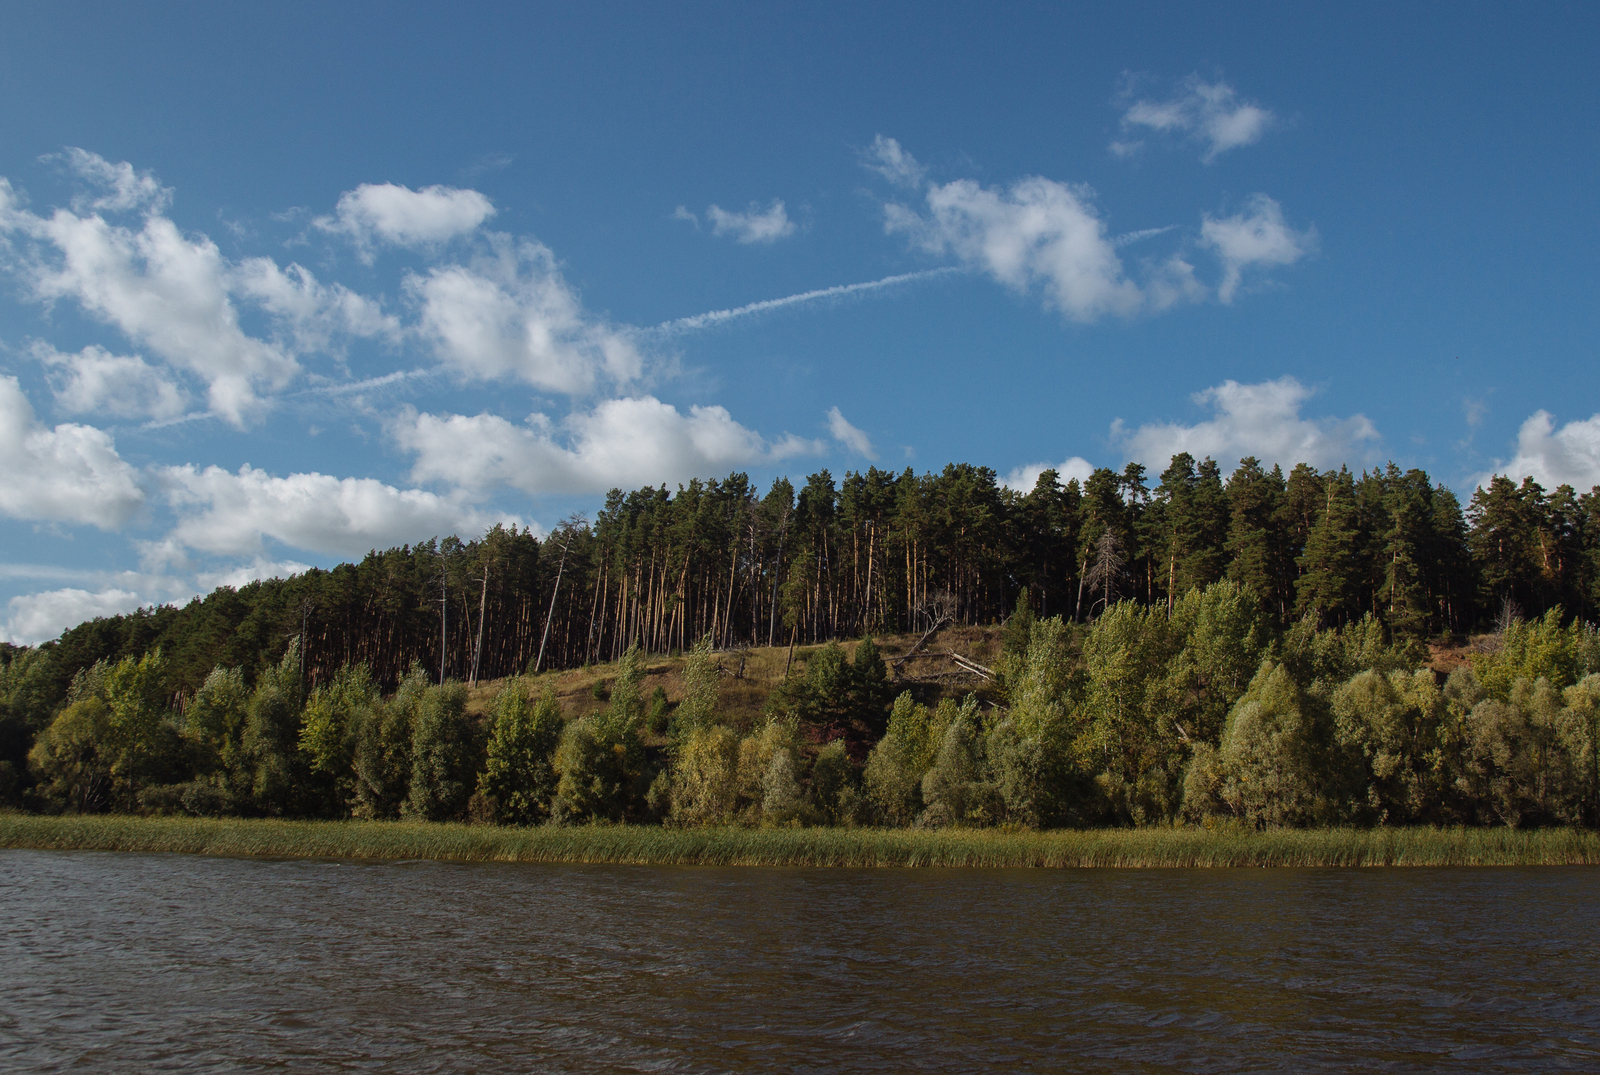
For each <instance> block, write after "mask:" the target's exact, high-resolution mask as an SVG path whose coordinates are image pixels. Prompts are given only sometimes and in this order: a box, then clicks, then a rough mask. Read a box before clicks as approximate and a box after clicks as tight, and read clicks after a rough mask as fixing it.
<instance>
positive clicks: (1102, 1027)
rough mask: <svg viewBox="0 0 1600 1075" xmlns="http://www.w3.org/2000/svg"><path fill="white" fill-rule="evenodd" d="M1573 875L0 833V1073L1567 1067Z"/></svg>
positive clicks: (1595, 890)
mask: <svg viewBox="0 0 1600 1075" xmlns="http://www.w3.org/2000/svg"><path fill="white" fill-rule="evenodd" d="M1597 881H1600V873H1597V872H1596V871H1595V870H1593V869H1585V868H1571V869H1565V868H1539V869H1368V870H1353V869H1351V870H1328V869H1324V870H1291V869H1279V870H1187V871H1185V870H1123V871H1118V870H1073V871H1025V870H852V869H764V868H730V869H719V868H654V867H612V866H539V865H510V864H507V865H501V864H455V863H440V862H392V863H351V862H325V861H278V860H252V859H230V858H206V857H198V856H192V857H191V856H179V855H138V854H115V853H100V852H39V851H0V1068H3V1069H4V1070H7V1071H18V1072H24V1071H25V1072H35V1071H39V1072H44V1071H74V1072H84V1071H91V1072H92V1071H139V1072H147V1071H155V1070H164V1071H174V1070H196V1069H204V1070H207V1071H265V1070H276V1071H296V1072H298V1071H344V1070H348V1071H382V1072H434V1071H438V1072H565V1071H574V1072H578V1071H581V1072H599V1071H607V1072H610V1071H617V1072H631V1071H638V1072H743V1071H761V1072H769V1071H770V1072H830V1073H831V1072H974V1071H1013V1070H1027V1069H1034V1070H1044V1071H1106V1072H1157V1071H1159V1072H1243V1071H1283V1072H1305V1071H1337V1072H1347V1071H1357V1070H1360V1071H1462V1072H1468V1071H1470V1072H1499V1071H1529V1072H1535V1071H1537V1072H1545V1071H1559V1070H1574V1071H1591V1072H1593V1071H1600V885H1597Z"/></svg>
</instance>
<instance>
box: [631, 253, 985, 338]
mask: <svg viewBox="0 0 1600 1075" xmlns="http://www.w3.org/2000/svg"><path fill="white" fill-rule="evenodd" d="M960 271H961V270H960V269H959V268H957V267H956V266H954V265H947V266H945V267H944V268H942V269H924V270H922V271H921V272H907V273H901V274H899V275H898V276H885V277H884V278H883V279H882V280H868V281H867V282H866V283H861V284H839V285H838V286H836V287H824V288H818V289H817V290H815V291H802V292H801V293H800V294H798V295H786V296H784V297H783V298H781V299H762V300H761V301H760V302H752V303H749V304H748V305H745V306H735V307H734V308H733V309H731V310H712V311H710V312H709V313H703V314H695V315H694V316H692V317H680V318H678V319H677V320H675V321H663V322H662V323H661V324H659V325H657V326H655V327H654V328H651V329H646V330H645V331H646V332H652V333H660V334H661V335H664V336H673V335H677V334H678V333H680V332H693V331H695V330H696V329H702V328H710V327H711V326H713V325H720V324H722V323H724V322H726V321H732V320H734V319H735V318H740V317H748V316H750V315H751V314H759V313H765V312H766V311H768V310H776V309H779V308H780V307H783V306H795V305H798V304H799V303H802V302H814V301H816V300H817V299H831V298H837V297H838V296H841V295H853V294H856V293H857V292H861V291H876V290H878V289H879V288H884V287H893V286H894V285H895V284H905V283H910V282H911V281H912V280H926V279H928V278H930V277H934V276H945V275H948V274H949V273H953V272H960Z"/></svg>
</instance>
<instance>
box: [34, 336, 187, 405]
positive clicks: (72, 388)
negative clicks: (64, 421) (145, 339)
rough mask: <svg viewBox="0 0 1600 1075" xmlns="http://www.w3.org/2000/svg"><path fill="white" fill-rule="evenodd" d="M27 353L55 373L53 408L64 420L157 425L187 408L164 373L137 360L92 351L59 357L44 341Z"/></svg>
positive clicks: (101, 349) (184, 398)
mask: <svg viewBox="0 0 1600 1075" xmlns="http://www.w3.org/2000/svg"><path fill="white" fill-rule="evenodd" d="M31 353H32V355H33V357H34V358H36V359H38V360H39V361H40V362H42V363H43V364H44V365H45V366H47V367H49V368H50V369H51V370H52V371H53V372H52V374H51V376H50V387H51V389H52V391H53V392H54V393H55V397H56V406H58V407H60V408H61V409H62V410H64V411H66V412H67V413H68V414H109V415H112V416H114V417H117V418H151V419H156V420H161V419H165V418H176V417H177V416H178V415H180V414H182V413H183V412H184V409H185V408H186V407H187V406H188V404H189V400H188V395H187V393H185V392H184V390H183V388H182V387H180V386H179V385H178V384H177V383H176V382H174V381H173V380H172V378H170V377H169V376H167V373H166V371H165V370H162V369H158V368H156V367H154V366H151V365H149V364H148V363H146V362H145V360H144V359H143V358H141V357H140V356H138V355H114V354H112V353H111V352H110V351H107V350H106V349H105V348H104V347H96V346H89V347H85V348H84V349H83V350H82V351H79V352H78V353H77V354H70V355H69V354H62V353H61V352H60V351H57V350H56V349H55V348H54V347H51V346H50V345H49V344H47V343H44V342H42V341H39V342H36V343H34V345H33V347H32V348H31Z"/></svg>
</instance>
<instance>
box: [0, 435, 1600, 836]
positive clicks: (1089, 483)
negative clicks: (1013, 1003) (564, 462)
mask: <svg viewBox="0 0 1600 1075" xmlns="http://www.w3.org/2000/svg"><path fill="white" fill-rule="evenodd" d="M1597 597H1600V489H1597V490H1592V491H1590V492H1588V493H1584V494H1581V495H1579V494H1577V493H1576V492H1575V491H1574V490H1573V489H1571V488H1570V487H1567V486H1562V487H1560V488H1558V489H1556V490H1554V491H1553V492H1550V491H1546V490H1544V489H1543V488H1541V487H1540V486H1539V485H1538V484H1537V483H1534V482H1533V481H1531V480H1525V481H1523V482H1522V483H1521V484H1520V485H1518V484H1516V483H1513V482H1511V481H1509V480H1508V479H1505V478H1503V477H1497V478H1494V479H1493V480H1491V481H1490V482H1489V483H1488V484H1487V485H1486V486H1484V487H1482V488H1479V489H1478V490H1477V491H1476V492H1475V493H1474V495H1473V498H1472V500H1471V503H1470V504H1469V505H1468V506H1467V507H1466V508H1465V509H1463V508H1462V506H1461V505H1460V503H1459V501H1458V500H1457V499H1456V497H1455V496H1454V494H1453V493H1451V491H1450V490H1449V489H1447V488H1445V487H1443V486H1438V485H1435V484H1434V483H1433V482H1432V481H1431V479H1430V478H1429V477H1428V475H1426V474H1425V473H1423V472H1421V471H1418V470H1411V471H1405V472H1402V471H1400V470H1399V469H1398V468H1397V467H1395V466H1393V465H1390V466H1389V467H1387V468H1383V469H1379V470H1375V471H1369V472H1365V473H1361V474H1354V473H1352V472H1351V471H1349V470H1348V469H1340V470H1337V471H1326V472H1319V471H1317V470H1315V469H1314V468H1311V467H1309V466H1305V465H1301V466H1297V467H1295V468H1294V469H1293V470H1291V471H1290V472H1289V473H1288V474H1287V475H1285V474H1284V473H1283V472H1282V471H1281V470H1280V469H1278V468H1272V469H1271V470H1267V469H1264V468H1263V467H1262V466H1261V465H1260V464H1259V463H1258V462H1257V461H1256V460H1254V459H1245V460H1242V461H1241V462H1240V464H1239V466H1238V467H1237V468H1236V469H1235V470H1234V471H1233V473H1232V474H1231V475H1229V476H1228V477H1227V478H1226V479H1224V477H1223V475H1222V472H1221V469H1220V468H1219V467H1218V465H1217V464H1216V463H1215V462H1213V461H1212V460H1210V459H1205V460H1201V461H1198V462H1197V461H1196V460H1194V459H1193V458H1192V457H1190V456H1188V455H1179V456H1176V457H1174V458H1173V460H1172V461H1171V464H1170V466H1168V467H1167V469H1166V470H1165V471H1163V472H1162V473H1161V475H1160V476H1159V478H1158V479H1156V480H1155V481H1154V482H1153V484H1152V481H1151V479H1150V478H1149V477H1148V476H1147V475H1146V473H1145V471H1144V469H1143V468H1142V467H1140V466H1138V465H1129V466H1128V467H1127V468H1126V469H1124V470H1123V471H1122V472H1121V473H1117V472H1115V471H1111V470H1107V469H1102V470H1097V471H1095V472H1094V473H1093V474H1092V475H1091V476H1090V477H1089V478H1088V479H1087V480H1086V481H1084V482H1081V483H1080V482H1078V481H1076V480H1070V481H1067V482H1065V483H1062V482H1061V481H1060V480H1059V476H1058V475H1057V474H1055V473H1054V472H1051V471H1046V472H1045V473H1043V474H1042V475H1041V476H1040V477H1039V479H1038V481H1037V483H1036V485H1035V486H1034V488H1033V489H1031V490H1029V491H1027V492H1026V493H1022V492H1018V491H1014V490H1010V489H1007V488H1005V487H1004V486H1003V485H1001V484H1000V483H999V482H998V480H997V478H996V475H995V473H994V472H993V471H992V470H989V469H987V468H982V467H974V466H967V465H951V466H948V467H946V468H945V469H944V470H943V472H941V473H939V474H932V473H925V474H922V475H917V474H915V473H914V472H913V471H911V470H909V469H908V470H906V471H905V472H903V473H901V474H898V475H897V474H894V473H891V472H885V471H880V470H878V469H876V468H872V469H869V470H867V471H866V472H864V473H850V474H847V475H846V476H845V478H844V479H843V481H842V482H838V483H836V482H835V481H834V479H833V478H832V476H831V475H830V474H828V473H827V472H826V471H823V472H820V473H818V474H814V475H812V476H810V477H809V478H808V479H807V480H806V483H805V484H804V486H802V487H800V488H799V489H798V490H796V489H795V487H794V486H793V485H792V484H791V483H790V482H789V481H787V480H785V479H779V480H777V481H775V482H774V483H773V484H772V485H771V487H770V488H769V489H767V490H766V492H765V493H764V494H762V493H761V492H760V491H759V490H758V489H757V488H756V487H755V486H754V485H753V484H752V483H751V482H750V480H749V479H748V477H747V476H745V475H742V474H735V475H732V476H730V477H729V478H728V479H727V480H726V481H722V482H717V481H709V482H701V481H693V482H690V483H689V484H688V485H687V486H681V487H679V488H678V489H677V491H676V492H675V493H670V492H669V491H668V490H667V489H665V488H660V489H657V488H645V489H641V490H638V491H636V492H633V493H623V492H621V491H613V492H612V493H611V494H610V495H609V496H608V497H607V499H606V503H605V506H604V508H603V509H602V510H600V511H599V512H598V513H597V516H596V518H595V519H594V520H593V521H592V522H591V521H589V520H586V519H581V518H574V519H571V520H568V521H567V522H566V523H564V524H563V525H562V526H560V527H558V528H557V529H556V530H555V531H554V532H553V533H551V534H549V535H548V536H547V537H545V538H544V539H543V540H542V541H541V540H539V539H537V538H535V537H534V536H533V535H532V534H531V533H529V532H524V531H516V530H507V529H500V528H496V529H494V530H491V531H490V532H489V533H487V534H485V535H483V536H482V537H480V538H477V539H475V540H472V541H468V542H463V541H461V540H459V539H458V538H455V537H450V538H445V539H443V540H437V539H435V540H430V541H426V542H423V543H419V544H417V545H413V546H408V547H404V548H399V549H390V550H387V551H384V552H377V551H374V552H372V553H370V554H369V555H368V556H367V557H366V558H365V559H363V560H362V561H361V562H360V563H357V564H343V565H340V566H338V567H336V568H334V569H332V570H330V571H322V570H313V571H309V572H307V573H305V574H304V575H299V576H296V577H294V578H291V579H287V580H267V581H263V582H257V583H252V584H250V585H248V586H245V587H242V588H240V589H237V590H234V589H231V588H222V589H218V590H217V591H215V592H213V593H212V594H210V595H208V596H206V597H205V598H203V599H196V600H195V601H193V602H191V603H190V604H189V605H187V606H186V607H182V608H177V607H160V608H152V609H141V610H140V611H138V612H136V613H133V614H131V615H127V616H118V617H109V618H103V619H97V620H94V621H91V622H88V623H84V624H81V625H79V626H77V627H74V628H72V629H70V630H68V631H66V632H64V633H63V634H62V636H61V637H60V638H59V639H57V640H55V641H53V642H49V643H45V644H44V645H41V646H37V647H12V646H7V647H5V649H4V651H3V654H0V660H3V667H0V796H3V798H4V800H5V801H6V802H7V803H9V804H10V805H11V806H12V807H14V808H24V809H30V810H37V811H42V812H62V811H70V812H102V811H116V812H132V813H178V814H183V813H187V814H202V815H242V816H283V817H352V816H354V817H370V818H386V817H416V818H425V819H471V820H475V821H484V822H498V823H513V824H531V823H540V822H546V821H554V822H580V821H612V822H624V821H627V822H648V823H664V824H669V825H701V824H720V823H730V822H738V823H743V824H763V825H799V824H806V825H812V824H819V825H820V824H840V825H895V826H899V825H923V826H941V825H998V826H1018V827H1024V828H1033V827H1050V826H1069V825H1070V826H1089V825H1141V824H1155V823H1173V822H1198V823H1214V822H1215V821H1216V820H1230V821H1234V822H1238V823H1241V824H1246V825H1250V826H1256V827H1262V826H1284V825H1313V824H1336V823H1338V824H1402V823H1406V824H1410V823H1429V824H1504V825H1514V826H1520V825H1539V824H1564V823H1581V824H1587V825H1594V824H1596V823H1597V822H1600V757H1597V750H1600V729H1597V719H1600V708H1597V707H1600V676H1597V675H1596V673H1600V642H1597V641H1596V632H1595V629H1594V628H1593V627H1592V626H1591V625H1590V622H1589V621H1590V620H1591V619H1592V618H1593V617H1594V609H1595V602H1596V598H1597ZM973 625H983V626H987V627H989V628H991V629H992V630H994V631H996V632H997V636H996V637H997V638H999V639H1001V640H1002V644H1001V646H1000V652H999V653H998V654H997V655H996V656H994V657H989V658H985V660H987V661H988V662H989V663H987V664H985V663H980V662H979V661H978V660H975V659H973V658H972V657H971V656H970V655H969V656H965V657H963V656H962V655H960V654H956V653H954V651H946V652H949V654H950V656H951V659H952V660H953V661H955V664H953V665H952V666H951V670H950V671H948V672H941V673H938V674H925V673H919V672H918V671H917V669H918V667H919V666H918V665H917V664H916V663H907V662H908V661H910V660H911V658H912V657H914V656H915V651H916V649H917V648H918V647H925V646H928V645H929V640H931V639H935V638H936V637H937V636H938V635H939V634H940V632H941V631H945V632H948V631H952V630H955V629H958V628H962V627H969V626H973ZM889 637H903V638H904V639H905V642H904V643H903V644H899V649H900V650H903V651H905V652H901V653H899V655H898V656H894V657H893V659H892V660H887V661H886V660H885V655H884V652H881V651H880V648H879V646H878V645H877V644H875V643H874V641H873V639H874V638H876V639H879V640H883V639H886V638H889ZM1469 639H1470V642H1469ZM858 640H859V641H858ZM1430 642H1432V643H1435V644H1438V643H1451V644H1453V645H1454V646H1455V647H1456V648H1457V649H1458V650H1462V651H1463V652H1466V653H1467V654H1468V660H1467V662H1466V663H1464V664H1462V665H1461V667H1458V668H1456V669H1455V670H1454V671H1452V672H1450V673H1449V675H1448V676H1445V675H1444V674H1443V673H1442V671H1436V670H1435V669H1434V668H1433V667H1431V665H1430V654H1429V650H1428V643H1430ZM886 645H887V643H886ZM757 647H776V648H777V649H779V650H782V649H784V648H785V647H787V653H788V659H787V660H785V661H784V662H783V675H782V677H781V680H780V681H779V682H776V683H775V684H773V685H772V689H771V690H770V691H769V692H768V694H767V696H766V697H765V699H764V702H763V704H762V706H761V709H760V712H759V714H758V715H755V716H751V715H750V714H748V713H740V714H738V715H737V716H734V715H731V714H730V712H728V711H727V709H726V707H725V706H724V705H723V704H722V702H721V698H722V697H723V695H722V692H723V691H724V689H725V688H726V687H727V686H728V684H729V682H730V680H729V676H730V674H735V673H731V672H730V669H731V668H733V667H735V666H737V667H739V668H742V666H743V662H742V660H738V661H736V660H735V658H734V655H735V654H742V653H747V652H748V651H750V650H751V649H753V648H757ZM797 651H798V656H796V653H797ZM928 652H931V650H929V651H928ZM652 654H656V655H667V654H673V655H677V656H676V657H675V660H677V662H678V667H680V668H681V674H680V675H678V676H677V677H676V678H675V679H674V680H673V684H674V691H673V693H674V694H675V695H676V696H671V695H669V694H668V693H667V692H666V691H665V690H664V689H662V688H661V687H659V686H658V687H657V689H656V690H655V691H654V692H653V693H652V694H649V695H647V694H646V692H645V690H644V684H645V679H646V671H647V666H648V665H649V659H650V655H652ZM585 667H587V668H594V669H600V670H603V671H604V672H605V675H603V676H598V677H597V678H595V681H594V690H595V693H594V695H593V702H594V704H593V705H590V706H588V707H587V709H588V711H586V712H573V711H571V707H570V706H569V707H567V708H566V709H564V708H563V706H562V705H561V704H560V702H558V700H557V699H556V697H555V694H554V692H553V690H552V689H551V680H550V675H549V673H550V672H551V671H552V670H560V669H577V668H585ZM480 684H488V685H491V686H487V687H480V686H479V685H480ZM474 692H477V693H476V694H475V693H474ZM474 698H477V699H478V700H477V701H476V702H474V701H472V699H474Z"/></svg>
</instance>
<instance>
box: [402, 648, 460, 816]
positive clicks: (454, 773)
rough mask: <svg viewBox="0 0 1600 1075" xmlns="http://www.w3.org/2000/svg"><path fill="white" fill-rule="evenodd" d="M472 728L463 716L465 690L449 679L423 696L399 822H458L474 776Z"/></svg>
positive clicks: (415, 725)
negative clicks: (407, 785) (406, 818)
mask: <svg viewBox="0 0 1600 1075" xmlns="http://www.w3.org/2000/svg"><path fill="white" fill-rule="evenodd" d="M476 733H477V729H476V728H474V727H473V725H472V722H471V720H470V719H469V718H468V717H467V687H466V684H464V683H459V682H456V681H455V680H451V681H449V682H446V683H443V684H440V685H439V686H437V687H429V688H428V689H427V691H425V692H424V693H423V696H422V704H421V705H420V706H419V707H418V709H417V712H416V716H415V717H414V719H413V721H412V725H411V782H410V785H409V788H408V790H407V795H406V801H405V804H404V805H403V806H402V807H401V809H400V814H401V816H402V817H415V818H420V819H422V820H424V821H450V820H455V819H458V818H460V817H462V816H463V815H464V814H465V812H466V808H467V799H468V797H469V796H471V794H472V788H473V785H474V783H475V782H476V781H475V777H476V775H477V772H478V758H479V753H480V751H479V748H478V741H477V739H478V737H477V734H476Z"/></svg>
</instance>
